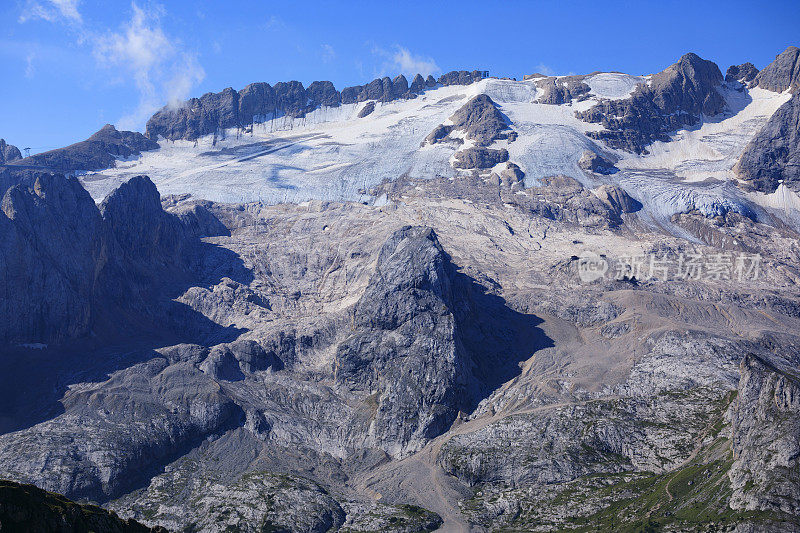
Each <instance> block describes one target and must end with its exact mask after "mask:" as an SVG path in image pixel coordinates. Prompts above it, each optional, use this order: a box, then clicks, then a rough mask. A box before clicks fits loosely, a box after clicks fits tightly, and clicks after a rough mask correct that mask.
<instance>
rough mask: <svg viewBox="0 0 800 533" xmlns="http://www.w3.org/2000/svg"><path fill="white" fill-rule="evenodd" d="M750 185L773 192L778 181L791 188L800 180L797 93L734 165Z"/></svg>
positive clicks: (799, 105)
mask: <svg viewBox="0 0 800 533" xmlns="http://www.w3.org/2000/svg"><path fill="white" fill-rule="evenodd" d="M734 170H735V171H736V173H737V174H738V176H739V177H740V178H741V179H743V180H745V183H746V185H747V186H748V187H750V188H753V189H755V190H758V191H762V192H766V193H770V192H773V191H775V189H776V188H777V187H778V183H779V181H781V180H783V182H784V183H785V184H786V185H787V186H788V187H789V188H791V189H796V188H797V183H798V181H800V96H799V95H798V94H795V95H793V96H792V99H791V100H789V101H788V102H786V103H785V104H783V105H782V106H781V107H780V108H778V110H777V111H776V112H775V113H774V114H773V115H772V116H771V117H770V119H769V120H768V121H767V123H766V124H765V125H764V127H763V128H762V129H761V130H760V131H759V132H758V133H757V134H756V135H755V137H753V138H752V139H751V140H750V142H749V143H748V144H747V146H746V147H745V149H744V151H743V152H742V155H741V157H740V158H739V161H738V162H737V163H736V167H735V168H734Z"/></svg>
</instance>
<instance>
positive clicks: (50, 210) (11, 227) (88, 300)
mask: <svg viewBox="0 0 800 533" xmlns="http://www.w3.org/2000/svg"><path fill="white" fill-rule="evenodd" d="M4 192H5V194H4V195H3V197H2V211H0V286H2V287H3V288H4V289H3V290H4V293H5V296H4V297H3V298H0V313H2V316H3V317H5V318H4V320H2V321H0V344H6V343H9V342H49V341H51V340H53V339H57V338H65V337H78V336H82V335H85V334H87V333H88V332H89V331H90V329H91V323H92V315H93V306H92V298H93V290H94V280H95V277H96V273H97V270H98V268H100V267H101V265H102V264H103V263H104V258H103V253H102V251H103V244H102V235H103V227H102V225H103V222H102V219H101V217H100V213H99V212H98V210H97V207H96V206H95V205H94V201H93V200H92V198H91V196H89V193H87V192H86V190H85V189H84V188H83V187H82V186H81V184H80V183H79V182H78V180H77V179H75V178H64V177H62V176H55V175H51V174H45V173H34V172H30V173H27V174H26V175H25V176H24V177H23V178H22V179H21V180H20V182H19V184H17V185H14V186H12V187H10V188H9V189H8V190H6V191H4Z"/></svg>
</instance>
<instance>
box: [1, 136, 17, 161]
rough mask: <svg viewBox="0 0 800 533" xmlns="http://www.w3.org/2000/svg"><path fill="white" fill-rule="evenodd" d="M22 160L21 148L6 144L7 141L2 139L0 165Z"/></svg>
mask: <svg viewBox="0 0 800 533" xmlns="http://www.w3.org/2000/svg"><path fill="white" fill-rule="evenodd" d="M17 159H22V154H21V153H20V151H19V148H17V147H16V146H14V145H13V144H6V141H5V139H0V165H2V164H4V163H10V162H12V161H15V160H17Z"/></svg>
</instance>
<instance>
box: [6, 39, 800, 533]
mask: <svg viewBox="0 0 800 533" xmlns="http://www.w3.org/2000/svg"><path fill="white" fill-rule="evenodd" d="M490 73H491V72H490V71H488V72H487V71H484V70H472V71H466V70H465V71H454V72H450V73H447V74H444V75H442V76H440V77H439V78H438V79H436V78H433V77H432V76H427V77H423V76H421V75H417V76H415V77H413V78H412V80H411V82H410V83H409V81H408V79H407V78H406V77H404V76H403V75H400V76H397V77H394V78H389V77H383V78H379V79H376V80H373V81H372V82H370V83H368V84H366V85H363V86H354V87H346V88H343V89H342V90H341V91H339V90H337V89H336V88H335V87H334V86H333V84H332V83H330V82H327V81H316V82H313V83H311V84H310V85H309V86H308V87H304V86H303V84H302V83H300V82H297V81H290V82H279V83H275V84H269V83H252V84H250V85H248V86H246V87H244V88H243V89H241V90H234V89H233V88H227V89H224V90H222V91H220V92H219V93H208V94H205V95H203V96H201V97H199V98H192V99H190V100H188V101H186V102H183V103H181V104H174V105H169V106H166V107H164V108H163V109H161V110H160V111H158V112H157V113H155V114H154V115H153V116H152V117H151V118H150V120H149V121H148V122H147V126H146V131H145V133H144V134H142V133H138V132H129V131H118V130H117V129H116V128H115V127H114V126H112V125H106V126H104V127H103V128H102V129H101V130H100V131H98V132H97V133H96V134H94V135H92V136H91V137H90V138H88V139H87V140H85V141H81V142H78V143H75V144H73V145H70V146H67V147H65V148H60V149H56V150H52V151H49V152H44V153H40V154H35V155H33V156H30V157H25V158H22V157H21V153H20V151H19V150H18V149H17V148H15V147H14V146H11V145H8V144H6V142H5V141H3V140H0V197H2V202H0V206H1V209H0V213H1V214H0V478H3V479H7V480H10V481H7V482H5V481H4V482H0V529H2V527H5V526H8V527H9V529H11V528H12V527H19V526H18V524H20V520H21V519H20V517H23V519H24V520H28V518H25V517H30V516H34V515H37V513H39V512H40V511H37V509H39V510H41V509H49V511H48V512H50V513H54V514H52V516H51V515H50V514H44V515H42V519H41V520H40V522H39V525H37V527H44V528H47V527H51V529H52V528H54V527H56V526H55V525H54V524H57V525H58V527H61V528H62V529H61V530H64V531H68V530H75V529H70V528H81V527H100V528H108V530H119V531H140V530H142V531H144V530H147V529H151V528H152V530H161V529H159V528H166V529H167V530H179V531H209V532H211V531H223V530H236V531H303V532H312V531H313V532H322V531H398V532H399V531H403V532H412V531H433V530H439V529H440V530H443V531H567V530H568V531H598V530H600V531H653V530H663V531H738V532H756V531H800V333H798V332H800V290H799V289H798V283H800V240H799V239H800V233H798V232H800V198H798V193H799V192H800V49H798V48H796V47H789V48H787V49H786V50H785V51H784V52H782V53H781V54H779V55H778V56H777V57H776V58H775V60H774V61H773V62H772V63H770V64H769V65H767V66H765V67H764V68H763V69H762V70H760V71H759V70H758V69H757V68H756V67H755V66H754V65H752V64H750V63H743V64H741V65H734V66H731V67H730V68H728V69H727V72H726V73H725V75H723V73H722V71H721V70H720V68H719V67H718V66H717V65H716V64H715V63H713V62H712V61H709V60H706V59H703V58H701V57H699V56H698V55H696V54H693V53H688V54H686V55H684V56H682V57H681V58H680V59H678V61H677V62H676V63H675V64H673V65H670V66H668V67H666V68H665V69H664V70H662V71H661V72H657V73H653V74H649V75H631V74H624V73H619V72H593V73H591V74H586V75H569V76H547V75H543V74H537V73H531V74H527V75H525V76H523V77H522V79H519V80H517V79H513V78H500V77H493V76H490ZM20 483H25V484H33V485H36V486H37V487H39V488H40V489H44V490H40V489H36V488H35V487H30V486H29V485H20ZM45 491H51V492H45ZM52 493H58V494H61V495H63V497H62V496H57V495H55V494H52ZM67 498H69V499H71V500H75V501H79V502H81V503H80V504H78V503H71V502H69V500H67ZM7 502H14V503H13V505H11V506H9V504H8V503H7ZM89 503H92V504H94V505H99V506H101V507H102V508H104V509H101V508H99V507H95V506H93V505H89ZM15 506H16V507H15ZM120 517H121V518H120ZM31 523H32V522H31ZM45 523H46V524H47V525H41V524H45ZM86 524H90V525H89V526H87V525H86ZM91 524H95V525H94V526H92V525H91ZM96 524H101V525H96ZM126 528H127V529H126ZM42 530H46V529H42Z"/></svg>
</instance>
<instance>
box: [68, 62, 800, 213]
mask: <svg viewBox="0 0 800 533" xmlns="http://www.w3.org/2000/svg"><path fill="white" fill-rule="evenodd" d="M646 79H647V78H646V77H637V76H629V75H627V74H619V73H600V74H594V75H592V76H588V77H587V78H586V79H585V81H586V83H587V84H588V85H589V86H590V87H591V89H592V95H593V96H592V97H591V98H589V99H588V100H585V101H583V102H579V103H573V104H564V105H559V106H556V105H548V104H537V103H533V102H534V100H535V99H536V97H537V91H538V89H537V88H536V85H535V83H534V82H532V81H513V80H501V79H492V78H490V79H485V80H482V81H480V82H477V83H474V84H472V85H468V86H450V87H438V88H435V89H431V90H428V91H426V92H425V93H424V94H422V95H420V96H419V97H418V98H416V99H412V100H396V101H393V102H388V103H383V104H381V103H378V104H377V105H376V107H375V111H374V112H373V113H372V114H370V115H368V116H366V117H364V118H358V117H357V114H358V111H359V110H360V109H361V108H362V107H363V106H364V105H365V104H364V103H360V104H349V105H343V106H340V107H338V108H321V109H318V110H316V111H314V112H312V113H310V114H309V115H308V116H306V117H305V118H302V119H291V118H287V117H282V118H278V119H274V120H270V121H268V122H264V123H261V124H256V125H255V126H254V127H253V131H252V132H248V133H243V132H240V131H237V130H236V129H232V130H229V131H227V132H226V137H225V138H224V139H218V140H217V141H216V142H215V141H214V137H213V136H211V135H209V136H206V137H203V138H201V139H199V140H198V141H197V142H189V141H175V142H172V141H167V140H161V141H160V143H159V144H160V145H161V148H160V149H159V150H155V151H152V152H144V153H143V154H142V155H141V156H140V157H139V158H137V159H134V160H131V161H124V162H123V161H120V162H119V163H118V166H117V167H116V168H112V169H108V170H105V171H101V172H98V173H95V174H90V175H86V176H83V177H82V178H81V179H82V182H83V184H84V186H85V187H86V189H87V190H88V191H89V192H90V193H91V194H92V196H93V197H94V198H95V199H96V200H98V201H99V200H101V199H102V198H103V197H105V195H106V194H108V193H109V192H111V191H112V190H113V189H114V188H116V187H117V186H118V185H119V184H120V183H121V182H123V181H124V180H126V179H128V178H130V177H131V176H134V175H138V174H147V175H148V176H150V178H151V179H152V180H153V181H154V182H155V184H156V185H157V186H158V189H159V191H160V192H161V194H165V195H166V194H180V193H190V194H192V195H193V196H195V197H199V198H204V199H207V200H212V201H217V202H252V201H260V202H263V203H269V204H271V203H280V202H291V203H299V202H304V201H308V200H314V199H316V200H357V201H364V202H375V201H381V202H383V201H385V198H381V199H376V198H373V197H371V196H370V195H369V193H368V191H369V189H370V188H372V187H374V186H375V185H378V184H380V183H381V182H383V181H385V180H395V179H399V178H404V179H408V180H411V181H414V180H424V179H428V178H431V177H435V176H444V177H452V178H455V177H457V176H458V175H459V172H460V171H457V170H455V169H454V168H453V167H452V165H451V161H452V158H453V155H454V153H455V152H456V151H457V150H458V149H460V148H461V147H457V146H456V145H454V144H453V143H447V142H443V143H437V144H434V145H429V144H426V145H425V146H421V145H422V142H423V140H424V139H425V137H426V136H427V135H428V134H429V133H430V132H431V131H432V130H433V129H434V128H435V127H436V126H437V125H439V124H442V123H447V121H448V119H449V117H450V116H451V115H452V114H453V113H454V112H455V111H456V110H457V109H458V108H459V107H461V106H462V105H463V104H464V103H465V102H466V101H467V100H468V99H469V98H471V97H473V96H475V95H477V94H481V93H485V94H487V95H489V97H491V98H492V100H494V101H495V102H496V103H497V104H498V105H499V106H500V110H501V111H502V112H503V113H504V114H505V115H506V116H507V117H508V119H509V121H510V123H511V127H512V128H513V129H514V130H515V131H517V133H518V134H519V135H518V138H517V140H515V141H514V142H511V143H509V142H507V141H497V142H496V143H495V144H494V145H493V146H492V147H493V148H500V147H504V148H507V149H508V151H509V155H510V161H512V162H514V163H516V164H518V165H519V166H520V168H521V169H522V170H523V171H524V172H525V176H526V177H525V184H526V186H528V187H535V186H538V185H539V184H540V181H539V180H540V179H541V178H543V177H546V176H552V175H557V174H563V175H567V176H571V177H574V178H575V179H577V180H578V181H580V182H581V183H583V184H584V185H585V186H586V187H590V188H591V187H596V186H598V185H600V184H602V183H616V184H619V185H621V186H622V187H623V188H625V189H626V190H627V191H628V193H629V194H631V196H633V197H634V198H636V199H637V200H639V201H640V202H641V203H642V204H643V205H644V208H645V209H644V211H645V215H646V217H645V218H647V216H649V217H650V218H652V220H653V222H655V223H657V224H664V223H668V219H669V217H670V216H671V215H673V214H675V213H678V212H686V211H688V210H692V209H697V210H699V211H701V212H702V213H705V214H706V215H709V216H713V215H716V214H720V213H722V212H725V211H728V210H733V211H737V212H741V213H756V214H758V213H763V210H764V209H766V210H770V211H774V210H775V209H776V208H775V206H773V205H772V203H774V202H773V201H771V200H769V199H763V198H761V197H756V196H754V195H749V196H748V195H746V194H745V193H743V192H741V191H740V190H739V189H738V188H737V187H736V186H734V185H733V184H732V183H731V181H732V180H734V179H735V176H734V174H733V172H732V170H731V169H732V167H733V165H734V164H735V162H736V160H737V159H738V157H739V155H740V154H741V152H742V150H743V149H744V147H745V145H746V144H747V142H748V141H749V140H750V139H751V138H752V136H753V135H754V134H755V133H756V132H757V131H758V130H759V129H760V128H761V127H762V126H763V125H764V123H765V122H766V121H767V120H768V119H769V117H770V116H771V115H772V114H773V113H774V112H775V111H776V110H777V109H778V107H780V106H781V105H782V104H783V103H784V102H786V101H787V100H788V99H789V97H790V96H789V95H788V94H777V93H773V92H770V91H766V90H763V89H758V88H756V89H750V90H749V91H748V90H736V89H735V88H734V87H732V86H728V85H723V88H722V92H723V96H724V97H725V99H726V101H727V103H728V107H729V111H728V112H726V113H724V114H721V115H719V116H716V117H704V120H703V122H702V124H701V125H699V126H698V127H696V128H693V129H691V130H681V131H677V132H675V133H674V134H673V135H672V140H671V141H670V142H667V143H663V142H656V143H654V144H653V145H652V146H650V147H649V151H650V153H649V154H647V155H644V156H638V155H635V154H629V153H626V152H622V151H619V150H611V149H609V148H608V147H606V146H605V145H604V144H603V143H602V142H598V141H594V140H592V139H590V138H589V137H587V136H586V132H588V131H592V130H599V129H601V128H602V127H601V126H600V125H599V124H589V123H586V122H582V121H580V120H578V119H577V118H575V111H579V110H585V109H588V108H589V107H591V106H592V105H594V104H595V103H596V102H597V101H598V100H599V99H601V98H607V99H617V98H625V97H627V96H628V95H630V93H631V92H632V91H633V90H634V88H635V87H636V85H637V84H639V83H642V82H644V81H646ZM469 144H470V143H469V141H468V142H467V143H466V144H465V145H462V147H464V146H468V145H469ZM584 150H592V151H594V152H597V153H600V154H602V155H604V156H606V157H609V158H611V159H612V160H617V161H618V162H617V166H618V167H619V169H620V171H619V172H617V173H615V174H612V175H609V176H597V175H590V174H587V173H585V172H583V171H582V170H581V169H580V168H579V167H578V165H577V161H578V160H579V159H580V157H581V155H582V154H583V152H584ZM786 193H787V194H788V195H791V196H792V198H797V196H796V195H795V194H794V193H792V192H790V191H788V190H787V191H786ZM785 196H786V195H784V196H782V197H781V198H785ZM798 205H799V204H798V202H796V201H795V200H794V199H789V200H787V201H781V206H782V207H781V209H782V210H784V211H786V210H787V209H788V210H795V209H797V207H798ZM786 206H788V207H786Z"/></svg>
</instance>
